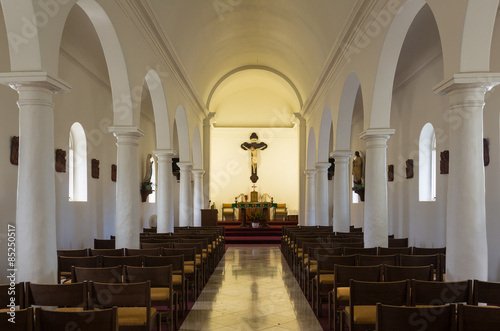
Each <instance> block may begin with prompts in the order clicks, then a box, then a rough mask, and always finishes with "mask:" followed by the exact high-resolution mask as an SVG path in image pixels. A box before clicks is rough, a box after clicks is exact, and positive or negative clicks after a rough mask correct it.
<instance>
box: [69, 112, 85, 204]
mask: <svg viewBox="0 0 500 331" xmlns="http://www.w3.org/2000/svg"><path fill="white" fill-rule="evenodd" d="M68 161H69V201H87V138H86V137H85V131H84V130H83V127H82V125H81V124H80V123H78V122H75V123H73V125H72V126H71V130H70V131H69V157H68Z"/></svg>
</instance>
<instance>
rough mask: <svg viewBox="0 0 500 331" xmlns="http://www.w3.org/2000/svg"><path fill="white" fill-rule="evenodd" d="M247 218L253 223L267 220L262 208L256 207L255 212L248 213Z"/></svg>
mask: <svg viewBox="0 0 500 331" xmlns="http://www.w3.org/2000/svg"><path fill="white" fill-rule="evenodd" d="M247 219H248V221H249V222H251V223H259V224H262V223H264V221H265V220H266V215H265V214H264V212H263V211H262V209H255V210H254V211H253V212H251V213H249V214H248V216H247Z"/></svg>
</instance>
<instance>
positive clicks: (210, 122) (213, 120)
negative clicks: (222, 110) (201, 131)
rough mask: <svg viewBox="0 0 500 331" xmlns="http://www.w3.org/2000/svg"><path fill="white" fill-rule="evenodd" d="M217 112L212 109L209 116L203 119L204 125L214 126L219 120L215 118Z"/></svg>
mask: <svg viewBox="0 0 500 331" xmlns="http://www.w3.org/2000/svg"><path fill="white" fill-rule="evenodd" d="M215 115H216V113H215V112H213V111H211V112H209V113H208V114H207V117H205V119H204V120H203V125H204V126H212V125H213V124H214V123H216V122H217V120H216V118H215Z"/></svg>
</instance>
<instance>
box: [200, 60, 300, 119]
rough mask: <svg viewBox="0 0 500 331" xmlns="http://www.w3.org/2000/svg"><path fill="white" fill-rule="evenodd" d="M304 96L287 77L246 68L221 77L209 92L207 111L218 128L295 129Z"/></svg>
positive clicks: (260, 68)
mask: <svg viewBox="0 0 500 331" xmlns="http://www.w3.org/2000/svg"><path fill="white" fill-rule="evenodd" d="M302 104H303V103H302V97H301V95H300V93H299V91H298V89H297V88H296V86H295V85H294V84H293V82H292V81H291V80H290V79H289V78H288V77H286V76H285V75H284V74H282V73H280V72H279V71H277V70H274V69H272V68H269V67H265V66H253V65H251V66H245V67H240V68H237V69H234V70H232V71H230V72H228V73H227V74H226V75H224V76H223V77H221V78H220V79H219V80H218V81H217V83H216V84H215V85H214V87H213V88H212V90H211V91H210V94H209V97H208V100H207V108H208V109H209V111H211V112H215V113H216V114H217V125H216V126H219V127H225V126H232V127H292V126H293V123H292V122H291V118H292V116H293V114H294V113H298V112H300V110H301V108H302Z"/></svg>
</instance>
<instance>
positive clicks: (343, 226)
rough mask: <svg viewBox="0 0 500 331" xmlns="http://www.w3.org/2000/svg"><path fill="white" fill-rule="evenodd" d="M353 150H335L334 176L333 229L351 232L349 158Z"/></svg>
mask: <svg viewBox="0 0 500 331" xmlns="http://www.w3.org/2000/svg"><path fill="white" fill-rule="evenodd" d="M351 155H352V152H351V151H335V152H333V157H334V158H335V175H334V176H333V231H334V232H349V227H350V225H351V208H350V207H351V206H350V201H351V200H350V196H351V194H352V193H351V192H352V191H351V187H350V185H349V183H350V180H349V158H350V157H351Z"/></svg>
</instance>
